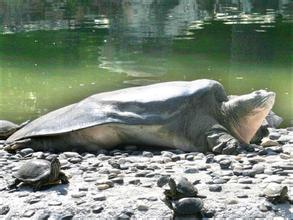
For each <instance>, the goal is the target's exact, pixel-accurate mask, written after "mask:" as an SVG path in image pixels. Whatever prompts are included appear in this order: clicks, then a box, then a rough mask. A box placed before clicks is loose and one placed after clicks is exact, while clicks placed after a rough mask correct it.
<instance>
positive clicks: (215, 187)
mask: <svg viewBox="0 0 293 220" xmlns="http://www.w3.org/2000/svg"><path fill="white" fill-rule="evenodd" d="M209 190H210V191H211V192H221V191H222V186H221V185H217V184H215V185H210V186H209Z"/></svg>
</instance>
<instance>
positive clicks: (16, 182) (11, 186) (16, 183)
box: [7, 179, 21, 190]
mask: <svg viewBox="0 0 293 220" xmlns="http://www.w3.org/2000/svg"><path fill="white" fill-rule="evenodd" d="M20 183H21V181H20V180H19V179H15V180H14V182H13V183H12V184H10V185H8V186H7V188H8V189H9V190H10V189H16V188H18V185H19V184H20Z"/></svg>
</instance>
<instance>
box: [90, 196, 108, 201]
mask: <svg viewBox="0 0 293 220" xmlns="http://www.w3.org/2000/svg"><path fill="white" fill-rule="evenodd" d="M93 200H95V201H105V200H106V196H105V195H94V196H93Z"/></svg>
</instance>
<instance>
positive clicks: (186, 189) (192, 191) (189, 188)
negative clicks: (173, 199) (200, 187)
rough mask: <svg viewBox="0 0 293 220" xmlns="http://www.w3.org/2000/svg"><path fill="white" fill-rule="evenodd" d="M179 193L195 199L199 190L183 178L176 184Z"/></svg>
mask: <svg viewBox="0 0 293 220" xmlns="http://www.w3.org/2000/svg"><path fill="white" fill-rule="evenodd" d="M176 189H177V191H178V192H179V193H180V194H182V195H183V196H184V197H194V196H196V195H197V192H198V191H197V189H196V188H195V187H194V186H193V185H192V183H191V182H189V181H188V179H187V178H185V177H181V178H180V179H179V180H178V183H177V184H176Z"/></svg>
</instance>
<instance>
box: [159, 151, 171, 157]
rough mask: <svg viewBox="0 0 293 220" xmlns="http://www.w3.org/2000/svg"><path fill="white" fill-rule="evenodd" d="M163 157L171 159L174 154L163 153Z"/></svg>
mask: <svg viewBox="0 0 293 220" xmlns="http://www.w3.org/2000/svg"><path fill="white" fill-rule="evenodd" d="M161 155H162V156H163V157H169V158H171V157H172V156H173V155H174V154H173V153H172V152H170V151H162V152H161Z"/></svg>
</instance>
